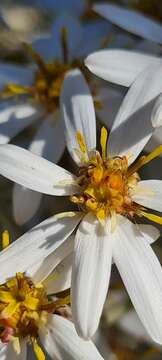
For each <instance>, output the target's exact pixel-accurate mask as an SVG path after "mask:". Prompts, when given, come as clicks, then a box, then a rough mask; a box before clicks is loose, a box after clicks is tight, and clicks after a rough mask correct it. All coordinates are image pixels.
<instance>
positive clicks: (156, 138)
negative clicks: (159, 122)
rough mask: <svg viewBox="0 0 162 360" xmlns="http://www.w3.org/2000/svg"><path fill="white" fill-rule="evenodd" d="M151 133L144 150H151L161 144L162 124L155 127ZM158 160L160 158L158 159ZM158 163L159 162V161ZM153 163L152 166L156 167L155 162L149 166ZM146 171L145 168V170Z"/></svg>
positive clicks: (161, 155)
mask: <svg viewBox="0 0 162 360" xmlns="http://www.w3.org/2000/svg"><path fill="white" fill-rule="evenodd" d="M154 130H155V131H154V132H153V135H152V136H151V138H150V140H149V142H148V143H147V144H146V146H145V149H144V150H145V151H146V152H151V151H152V150H154V149H155V148H156V147H157V146H159V145H161V144H162V126H160V127H158V128H157V129H154ZM159 156H160V158H161V157H162V154H160V155H159ZM159 160H160V159H159ZM159 163H160V162H159ZM153 165H154V168H155V169H156V168H157V166H156V163H154V164H153V163H152V164H151V167H152V166H153ZM145 171H146V170H145Z"/></svg>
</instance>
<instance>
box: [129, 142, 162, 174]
mask: <svg viewBox="0 0 162 360" xmlns="http://www.w3.org/2000/svg"><path fill="white" fill-rule="evenodd" d="M161 153H162V145H160V146H158V147H157V148H155V149H154V150H153V151H151V153H150V154H148V155H146V156H141V157H140V158H139V160H138V161H137V162H136V163H135V164H134V166H132V167H131V168H130V170H128V175H129V176H130V175H132V174H133V173H134V172H137V171H138V170H139V169H140V168H141V167H142V166H143V165H146V164H147V163H149V162H150V161H152V160H153V159H155V158H156V157H157V156H159V155H160V154H161Z"/></svg>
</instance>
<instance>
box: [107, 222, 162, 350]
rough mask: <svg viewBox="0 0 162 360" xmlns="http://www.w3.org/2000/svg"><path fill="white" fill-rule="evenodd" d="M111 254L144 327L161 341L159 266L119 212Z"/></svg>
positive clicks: (145, 241)
mask: <svg viewBox="0 0 162 360" xmlns="http://www.w3.org/2000/svg"><path fill="white" fill-rule="evenodd" d="M113 258H114V262H115V264H116V266H117V268H118V270H119V272H120V275H121V277H122V280H123V282H124V284H125V286H126V289H127V291H128V294H129V296H130V298H131V301H132V303H133V305H134V307H135V309H136V311H137V314H138V316H139V318H140V320H141V321H142V323H143V325H144V326H145V328H146V330H147V331H148V333H149V334H150V336H151V337H152V338H153V340H154V341H156V342H158V343H160V344H162V302H161V299H162V268H161V265H160V263H159V261H158V259H157V257H156V255H155V254H154V252H153V250H152V248H151V246H150V245H149V243H148V241H147V240H145V239H143V237H142V238H141V235H140V233H139V231H138V229H137V227H136V226H135V225H134V224H133V223H131V222H130V221H129V220H128V219H126V218H123V217H121V216H119V218H118V227H117V230H116V232H115V235H114V243H113Z"/></svg>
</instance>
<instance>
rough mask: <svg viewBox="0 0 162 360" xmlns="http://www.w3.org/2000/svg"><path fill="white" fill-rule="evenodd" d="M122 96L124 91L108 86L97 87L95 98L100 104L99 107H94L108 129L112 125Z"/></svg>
mask: <svg viewBox="0 0 162 360" xmlns="http://www.w3.org/2000/svg"><path fill="white" fill-rule="evenodd" d="M123 97H124V92H123V93H122V91H118V90H116V89H113V88H112V87H109V86H107V87H106V86H105V87H102V88H101V89H98V93H97V96H96V100H97V101H99V103H100V104H101V108H99V109H96V113H97V115H98V116H99V119H100V120H101V121H102V122H103V123H104V124H105V125H106V127H108V129H110V128H111V127H112V124H113V122H114V119H115V116H116V114H117V111H118V110H119V106H120V105H121V102H122V99H123Z"/></svg>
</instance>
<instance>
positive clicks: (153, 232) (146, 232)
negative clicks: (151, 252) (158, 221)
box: [137, 224, 160, 244]
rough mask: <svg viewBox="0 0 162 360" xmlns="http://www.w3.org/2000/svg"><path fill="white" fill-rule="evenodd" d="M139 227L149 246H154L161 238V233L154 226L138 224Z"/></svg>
mask: <svg viewBox="0 0 162 360" xmlns="http://www.w3.org/2000/svg"><path fill="white" fill-rule="evenodd" d="M137 227H138V230H139V231H140V233H141V234H142V236H143V237H144V238H145V240H147V241H148V243H149V244H153V243H154V242H155V241H156V240H157V239H158V238H159V237H160V231H159V230H158V229H157V228H156V227H155V226H153V225H148V224H138V225H137Z"/></svg>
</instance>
